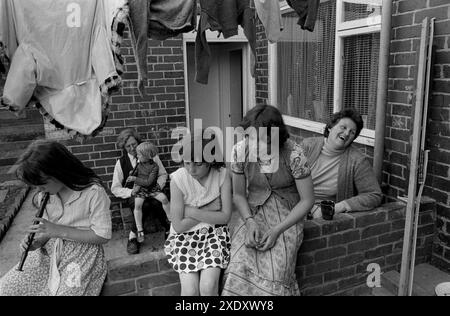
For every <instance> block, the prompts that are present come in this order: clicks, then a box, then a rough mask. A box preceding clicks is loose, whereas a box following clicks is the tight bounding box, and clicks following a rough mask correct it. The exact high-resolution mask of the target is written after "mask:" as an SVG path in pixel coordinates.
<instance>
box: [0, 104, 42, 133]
mask: <svg viewBox="0 0 450 316" xmlns="http://www.w3.org/2000/svg"><path fill="white" fill-rule="evenodd" d="M42 123H43V118H42V115H41V114H40V113H39V111H38V110H36V109H34V108H31V109H26V110H25V111H24V112H23V113H21V114H20V115H19V116H17V115H16V113H13V112H11V111H8V110H4V109H2V110H0V128H2V127H8V126H15V125H22V126H23V125H29V124H42Z"/></svg>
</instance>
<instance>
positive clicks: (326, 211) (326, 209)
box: [320, 201, 334, 221]
mask: <svg viewBox="0 0 450 316" xmlns="http://www.w3.org/2000/svg"><path fill="white" fill-rule="evenodd" d="M320 210H321V211H322V218H323V219H324V220H327V221H331V220H333V216H334V201H322V202H320Z"/></svg>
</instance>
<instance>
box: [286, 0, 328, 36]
mask: <svg viewBox="0 0 450 316" xmlns="http://www.w3.org/2000/svg"><path fill="white" fill-rule="evenodd" d="M287 3H288V5H289V6H290V7H291V8H292V9H294V10H295V12H297V14H298V15H299V20H298V23H297V24H298V25H300V26H301V28H302V29H303V30H308V31H310V32H312V31H314V26H315V25H316V19H317V13H318V12H319V6H320V0H287Z"/></svg>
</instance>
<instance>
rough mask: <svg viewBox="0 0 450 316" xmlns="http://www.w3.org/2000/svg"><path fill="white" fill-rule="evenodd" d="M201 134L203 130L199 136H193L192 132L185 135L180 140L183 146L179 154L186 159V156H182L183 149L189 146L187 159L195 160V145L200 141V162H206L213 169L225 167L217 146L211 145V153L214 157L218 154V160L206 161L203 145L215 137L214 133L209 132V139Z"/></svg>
mask: <svg viewBox="0 0 450 316" xmlns="http://www.w3.org/2000/svg"><path fill="white" fill-rule="evenodd" d="M203 135H204V130H203V131H202V134H201V136H200V137H198V136H194V135H193V134H188V135H187V136H186V138H185V139H184V140H183V141H182V144H183V147H182V150H181V154H182V155H183V158H184V159H186V157H184V150H185V148H186V147H187V146H190V155H189V159H190V161H193V162H195V160H196V158H197V157H195V145H196V144H198V143H200V142H201V144H202V162H204V163H208V164H209V165H210V166H211V168H215V169H220V168H222V167H225V163H224V159H223V153H222V151H221V149H220V148H219V147H218V146H214V147H212V149H211V154H212V155H213V156H214V157H216V156H219V157H220V160H214V161H207V160H206V159H205V156H204V155H203V153H204V150H205V147H206V146H207V145H208V144H210V143H211V142H212V141H214V139H215V138H216V135H215V134H214V133H213V134H211V137H210V138H209V139H205V138H203ZM197 146H198V145H197Z"/></svg>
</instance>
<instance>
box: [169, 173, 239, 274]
mask: <svg viewBox="0 0 450 316" xmlns="http://www.w3.org/2000/svg"><path fill="white" fill-rule="evenodd" d="M226 174H227V173H226V169H224V168H222V169H221V170H216V169H211V170H210V172H209V175H208V179H207V180H206V183H205V184H204V186H202V185H201V184H200V183H199V182H198V181H197V180H195V179H194V178H193V177H192V176H191V175H190V174H189V172H188V171H187V170H186V169H185V168H180V169H178V170H177V171H175V172H174V173H173V174H172V175H171V180H172V181H174V182H175V183H176V185H177V186H178V188H179V189H180V190H181V191H182V192H183V196H184V204H185V205H190V206H193V207H198V208H200V207H202V206H204V205H207V204H209V203H211V202H212V201H214V200H215V199H216V198H218V197H219V196H220V188H221V186H222V185H223V183H224V181H225V177H226ZM164 247H165V248H164V250H165V253H166V255H167V257H168V261H169V264H170V265H171V266H172V268H173V269H174V270H175V271H176V272H178V273H193V272H199V271H201V270H205V269H207V268H220V269H225V268H226V267H227V264H228V261H229V258H230V235H229V232H228V227H227V225H211V224H208V223H199V224H197V225H196V226H194V227H193V228H191V229H189V230H188V231H186V232H184V233H180V234H178V233H177V232H176V231H175V230H174V228H173V226H171V227H170V234H169V237H168V238H167V241H166V243H165V245H164Z"/></svg>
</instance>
